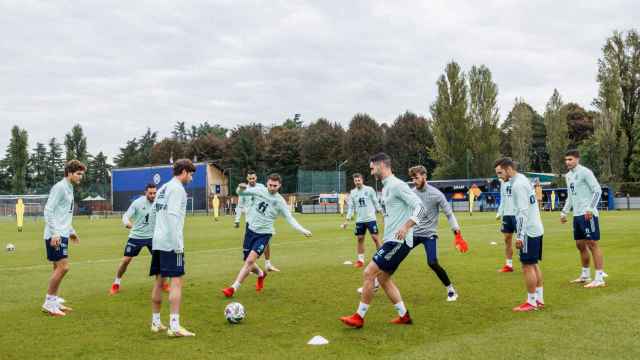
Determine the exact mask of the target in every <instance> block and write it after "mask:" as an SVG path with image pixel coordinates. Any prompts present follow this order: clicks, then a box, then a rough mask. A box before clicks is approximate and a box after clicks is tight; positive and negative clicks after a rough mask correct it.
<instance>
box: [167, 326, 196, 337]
mask: <svg viewBox="0 0 640 360" xmlns="http://www.w3.org/2000/svg"><path fill="white" fill-rule="evenodd" d="M167 335H169V337H189V336H196V334H195V333H192V332H191V331H189V330H187V329H185V328H183V327H182V326H180V327H179V328H178V330H171V329H167Z"/></svg>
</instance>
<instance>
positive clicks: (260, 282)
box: [256, 271, 267, 292]
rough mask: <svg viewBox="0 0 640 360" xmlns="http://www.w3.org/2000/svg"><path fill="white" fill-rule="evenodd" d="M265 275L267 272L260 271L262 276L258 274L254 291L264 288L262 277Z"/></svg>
mask: <svg viewBox="0 0 640 360" xmlns="http://www.w3.org/2000/svg"><path fill="white" fill-rule="evenodd" d="M266 277H267V272H266V271H265V272H262V276H258V281H256V291H258V292H260V291H262V289H264V278H266Z"/></svg>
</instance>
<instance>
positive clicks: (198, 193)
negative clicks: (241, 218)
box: [111, 162, 229, 211]
mask: <svg viewBox="0 0 640 360" xmlns="http://www.w3.org/2000/svg"><path fill="white" fill-rule="evenodd" d="M194 165H195V166H196V173H195V174H193V181H192V182H191V183H190V184H188V185H187V186H186V187H185V190H186V191H187V211H209V209H211V199H212V198H213V195H218V196H219V197H225V196H227V195H228V194H229V179H228V176H227V174H225V172H224V170H223V169H221V168H220V167H218V166H217V165H215V164H212V163H206V162H201V163H195V164H194ZM172 177H173V166H172V165H161V166H147V167H135V168H116V169H113V170H112V173H111V203H112V204H113V211H126V210H127V208H128V207H129V205H130V204H131V202H133V200H135V199H137V198H138V197H139V196H141V195H142V194H143V193H144V189H145V187H146V185H147V184H149V183H153V184H156V186H158V187H160V186H162V185H164V184H165V183H166V182H167V181H169V180H171V178H172Z"/></svg>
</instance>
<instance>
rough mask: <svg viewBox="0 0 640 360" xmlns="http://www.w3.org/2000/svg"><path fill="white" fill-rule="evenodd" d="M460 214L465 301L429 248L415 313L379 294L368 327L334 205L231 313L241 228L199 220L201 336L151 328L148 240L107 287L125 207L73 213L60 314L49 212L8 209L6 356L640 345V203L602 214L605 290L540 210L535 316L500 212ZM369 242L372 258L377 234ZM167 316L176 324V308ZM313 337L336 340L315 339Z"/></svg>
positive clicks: (195, 259) (631, 353)
mask: <svg viewBox="0 0 640 360" xmlns="http://www.w3.org/2000/svg"><path fill="white" fill-rule="evenodd" d="M458 218H459V221H460V223H461V226H462V231H463V234H464V236H465V238H466V239H467V241H468V242H469V245H470V251H469V252H468V253H466V254H459V253H457V252H455V250H454V248H453V246H452V235H451V232H450V231H448V230H447V229H446V221H444V219H441V230H442V232H441V235H442V238H441V241H440V261H441V264H442V265H443V266H444V267H445V269H446V270H447V271H448V272H449V275H450V277H451V278H452V280H453V282H454V284H455V285H456V287H457V289H458V291H459V293H460V298H459V300H458V301H457V302H455V303H447V302H446V301H445V298H446V294H445V291H444V288H443V287H442V285H441V284H440V283H439V281H438V279H437V278H436V276H435V275H434V274H433V273H432V272H431V270H430V269H429V268H428V267H427V265H426V262H425V258H424V252H423V250H422V248H419V249H417V251H414V252H413V253H412V254H411V255H410V256H409V258H407V260H405V262H404V263H403V264H402V266H401V267H400V269H399V270H398V272H397V273H396V275H395V277H394V278H395V281H396V282H397V284H398V286H399V287H400V289H401V291H402V294H403V297H404V301H405V303H406V304H407V306H408V308H409V309H410V311H411V314H412V317H413V318H414V325H412V326H397V325H392V324H389V323H388V320H390V319H391V318H392V317H393V316H395V310H394V309H393V307H392V305H391V304H389V302H388V300H387V298H386V297H385V296H384V294H383V293H382V292H380V293H378V294H377V295H376V297H375V299H374V301H373V303H372V306H371V308H370V310H369V314H368V315H367V318H366V324H365V327H364V328H363V329H360V330H354V329H347V328H345V327H344V326H343V325H342V324H341V323H340V322H339V321H338V320H337V318H338V317H339V316H341V315H347V314H351V313H353V312H354V311H355V308H356V306H357V304H358V299H359V298H358V294H357V293H356V291H355V290H356V288H357V287H358V286H360V284H361V273H360V271H358V270H356V269H354V268H352V267H350V266H345V265H343V262H344V261H345V260H353V256H354V252H355V240H354V239H353V238H352V236H351V229H350V230H348V231H347V230H341V229H339V228H338V225H339V221H340V219H339V218H338V217H337V216H333V215H306V216H300V215H299V216H298V219H299V220H300V222H301V223H302V224H303V225H305V226H307V227H308V228H309V229H310V230H311V231H313V233H314V237H313V238H311V239H305V238H303V237H302V236H301V235H299V234H297V233H295V232H294V231H293V230H292V229H291V228H290V227H289V226H288V225H287V224H286V223H284V222H279V223H278V224H277V226H276V229H277V231H278V234H277V235H276V236H274V238H273V240H272V252H273V255H272V256H273V259H272V260H273V262H274V264H275V265H277V266H279V267H280V269H281V270H282V272H281V273H277V274H272V276H270V277H268V278H267V281H266V288H265V290H264V291H263V292H262V293H260V294H257V293H256V292H255V290H254V282H255V277H253V276H252V277H250V278H248V280H247V282H245V284H244V286H243V287H242V288H241V289H240V291H239V293H238V294H237V296H236V301H239V302H241V303H242V304H243V305H244V306H245V308H246V309H247V318H246V319H245V321H244V322H243V323H242V324H240V325H230V324H228V323H227V322H226V320H225V319H224V316H223V309H224V306H225V305H226V304H227V303H228V302H229V301H228V300H227V299H225V298H223V296H222V294H221V293H220V289H221V288H222V287H225V286H228V285H229V284H230V282H231V281H232V280H233V278H234V277H235V275H236V272H237V270H238V269H239V267H240V266H241V246H240V245H241V237H242V232H241V231H240V229H234V228H233V227H232V223H231V219H230V218H228V217H227V218H224V219H222V220H221V221H219V222H214V221H213V220H212V219H211V218H206V217H191V218H188V219H187V224H186V226H185V229H186V234H185V239H186V240H185V241H186V254H185V263H186V271H187V275H186V277H185V281H186V288H185V290H184V305H183V310H182V314H181V322H182V323H183V324H184V325H185V326H186V327H187V328H188V329H190V330H192V331H195V332H196V333H197V337H195V338H191V339H173V340H172V339H168V338H167V337H166V335H164V334H152V333H151V332H150V331H149V327H148V325H149V321H150V316H151V315H150V305H149V297H150V289H151V281H150V278H149V277H147V271H148V266H149V260H150V258H149V256H148V255H147V254H146V252H145V253H143V254H144V255H141V256H140V257H139V258H137V259H136V260H134V262H133V263H132V264H131V266H130V267H129V271H128V272H127V274H126V275H125V277H124V279H123V284H122V292H121V293H120V294H118V295H116V296H109V295H108V289H109V286H110V284H111V281H112V280H113V276H114V273H115V270H116V266H117V264H118V262H119V260H120V257H121V255H122V251H123V246H124V243H125V240H126V235H127V233H126V231H125V230H124V229H123V228H122V227H121V226H120V222H119V220H118V219H103V220H94V221H89V220H87V219H86V218H76V220H75V221H74V225H75V228H76V230H77V231H78V233H79V235H80V237H81V244H80V245H78V246H74V245H71V249H70V254H71V257H70V259H71V271H70V272H69V274H68V276H67V278H66V279H65V281H64V282H63V285H62V288H61V295H62V296H63V297H65V298H66V299H67V300H68V302H69V305H70V306H72V307H73V308H74V309H75V310H74V311H73V312H72V313H71V314H70V315H69V316H67V317H65V318H50V317H48V316H46V315H44V314H42V313H41V312H40V310H39V307H40V305H41V303H42V301H43V297H44V294H45V291H46V284H47V280H48V277H49V274H50V265H49V264H48V263H47V262H46V260H45V258H44V256H45V255H44V254H45V252H44V244H43V240H41V234H42V226H43V225H42V223H39V222H33V221H27V224H26V228H25V231H24V232H22V233H17V232H16V229H15V225H14V224H13V223H10V222H6V221H5V222H0V239H1V243H2V246H3V247H4V245H5V244H6V243H8V242H12V243H14V244H15V245H16V247H17V251H16V252H14V253H7V252H4V251H3V252H2V253H1V254H0V287H1V292H0V294H1V295H0V319H2V320H1V323H2V326H3V331H2V334H1V335H0V359H3V360H4V359H57V358H74V359H124V358H131V359H171V358H180V359H184V358H187V359H205V358H208V359H228V358H237V359H240V358H254V357H255V358H260V359H289V358H297V359H313V358H318V359H327V358H332V359H334V358H335V359H337V358H340V359H352V358H358V359H359V358H376V359H381V358H394V359H405V358H407V359H410V358H433V359H470V358H480V359H483V358H484V359H500V358H504V359H515V358H522V357H526V358H528V359H537V358H548V359H573V358H576V359H591V358H594V359H595V358H607V359H638V358H640V349H638V346H639V345H640V312H639V311H638V310H637V309H638V306H639V305H640V300H639V299H640V246H639V243H638V241H639V234H640V213H638V212H610V213H605V214H602V217H601V226H602V234H603V241H602V242H601V244H602V247H603V250H604V255H605V269H606V271H607V272H608V273H609V278H608V279H607V280H608V287H606V288H600V289H583V288H582V287H579V286H575V285H571V284H569V282H568V280H570V279H572V278H575V277H576V276H577V275H578V274H579V264H578V254H577V251H576V250H575V247H574V243H573V240H571V239H572V238H571V227H570V226H569V225H560V223H559V221H558V214H557V213H556V214H544V219H543V220H544V223H545V228H546V231H545V238H544V261H543V263H542V270H543V273H544V276H545V300H546V303H547V307H546V308H545V309H544V310H543V311H538V312H535V313H526V314H514V313H512V312H511V308H512V307H513V306H515V305H517V304H518V303H519V302H521V301H522V300H524V299H525V290H524V285H523V280H522V274H521V273H520V271H519V266H516V268H517V271H516V272H515V273H512V274H499V273H497V272H496V270H497V269H498V268H499V267H500V266H501V265H502V262H503V246H502V245H501V242H502V241H501V235H500V234H499V233H498V224H497V223H496V222H495V220H494V219H493V214H489V213H485V214H475V215H474V216H473V217H469V216H468V215H466V214H458ZM492 241H496V242H498V245H497V246H495V245H491V244H490V242H492ZM367 246H368V254H367V257H370V255H371V253H372V246H371V243H367ZM260 263H261V264H262V261H260ZM165 305H167V303H166V302H165ZM163 322H165V323H167V322H168V312H167V306H165V307H164V308H163ZM314 335H322V336H324V337H325V338H327V339H328V340H329V341H330V344H329V345H327V346H320V347H314V346H309V345H306V342H307V341H308V340H309V339H310V338H311V337H312V336H314Z"/></svg>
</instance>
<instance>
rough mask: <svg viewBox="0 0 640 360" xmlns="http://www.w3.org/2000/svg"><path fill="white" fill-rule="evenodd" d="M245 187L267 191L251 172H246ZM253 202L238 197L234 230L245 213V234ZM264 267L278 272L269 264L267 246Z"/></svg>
mask: <svg viewBox="0 0 640 360" xmlns="http://www.w3.org/2000/svg"><path fill="white" fill-rule="evenodd" d="M247 186H248V187H250V188H252V187H256V186H257V187H259V188H262V189H264V190H266V189H267V188H266V187H265V186H264V185H262V184H260V183H259V182H258V176H257V175H256V172H255V171H253V170H249V171H247ZM254 200H255V199H254V197H253V196H240V199H239V200H238V206H237V208H236V219H235V222H234V227H236V228H239V227H240V218H241V217H242V213H245V214H246V215H245V233H246V231H247V229H248V228H249V223H250V222H251V216H250V215H251V214H250V212H249V209H251V206H252V205H253V202H254ZM264 267H265V270H267V271H273V272H280V269H278V268H277V267H275V266H273V264H271V246H269V245H267V247H266V249H265V250H264Z"/></svg>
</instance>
